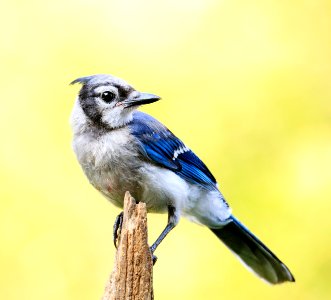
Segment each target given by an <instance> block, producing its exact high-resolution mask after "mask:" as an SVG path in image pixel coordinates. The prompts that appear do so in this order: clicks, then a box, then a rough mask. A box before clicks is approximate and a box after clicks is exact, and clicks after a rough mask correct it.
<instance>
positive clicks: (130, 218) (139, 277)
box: [102, 192, 153, 300]
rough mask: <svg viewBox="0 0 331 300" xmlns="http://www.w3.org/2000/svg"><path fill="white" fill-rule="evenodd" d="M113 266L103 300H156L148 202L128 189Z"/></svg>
mask: <svg viewBox="0 0 331 300" xmlns="http://www.w3.org/2000/svg"><path fill="white" fill-rule="evenodd" d="M123 209H124V211H123V213H124V214H123V223H122V230H121V234H120V237H119V243H118V249H117V253H116V257H115V263H114V269H113V272H112V274H111V276H110V279H109V281H108V283H107V286H106V288H105V293H104V296H103V297H102V300H128V299H130V300H151V299H153V281H152V279H153V278H152V275H153V272H152V271H153V261H152V255H151V252H150V250H149V246H148V240H147V212H146V205H145V203H138V204H136V201H135V199H134V198H132V197H131V195H130V193H129V192H126V194H125V197H124V208H123Z"/></svg>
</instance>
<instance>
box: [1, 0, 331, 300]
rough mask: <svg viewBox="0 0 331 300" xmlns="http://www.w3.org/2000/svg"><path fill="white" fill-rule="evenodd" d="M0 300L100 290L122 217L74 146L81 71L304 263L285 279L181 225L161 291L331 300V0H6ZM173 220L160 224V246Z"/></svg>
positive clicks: (162, 254) (167, 248)
mask: <svg viewBox="0 0 331 300" xmlns="http://www.w3.org/2000/svg"><path fill="white" fill-rule="evenodd" d="M0 11H1V18H0V27H1V29H0V32H1V33H0V34H1V35H0V37H1V46H0V57H1V72H0V73H1V74H0V76H1V78H0V79H1V80H0V84H1V100H0V101H1V109H0V128H1V138H2V142H1V147H0V166H1V169H0V180H1V188H0V198H1V204H0V205H1V207H0V244H1V246H0V299H6V300H7V299H8V300H14V299H31V300H32V299H33V300H37V299H48V300H53V299H54V300H55V299H56V300H58V299H61V300H66V299H81V300H83V299H86V300H90V299H99V298H100V297H101V295H102V293H103V289H104V286H105V282H106V280H107V278H108V275H109V273H110V271H111V269H112V264H113V259H114V254H115V251H114V247H113V245H112V237H111V236H112V225H113V221H114V218H115V216H116V215H117V214H118V213H119V210H118V209H116V208H114V207H113V206H112V205H111V204H109V203H108V202H107V201H106V200H105V199H104V198H103V197H102V196H101V195H99V194H98V192H97V191H95V190H94V189H93V188H92V187H91V186H90V185H89V184H88V182H87V180H86V178H85V177H84V175H83V173H82V171H81V170H80V167H79V165H78V163H77V162H76V159H75V157H74V154H73V152H72V150H71V130H70V126H69V122H68V119H69V115H70V112H71V109H72V106H73V103H74V99H75V97H76V94H77V91H78V88H79V87H78V86H68V84H69V82H71V81H72V80H74V79H75V78H77V77H80V76H84V75H91V74H96V73H110V74H114V75H116V76H119V77H122V78H124V79H125V80H127V81H128V82H129V83H131V84H132V85H133V86H134V87H136V88H137V89H139V90H142V91H146V92H151V93H155V94H158V95H160V96H161V97H162V98H163V100H162V101H160V102H158V103H155V104H153V105H150V106H149V107H144V108H143V109H144V110H145V111H147V112H149V113H151V114H153V116H155V117H157V118H158V119H160V120H161V121H162V122H164V123H165V124H167V126H168V127H169V128H170V129H171V130H172V131H174V132H175V134H176V135H178V136H179V137H181V138H182V139H183V140H184V141H185V143H186V144H187V145H188V146H189V147H190V148H192V149H193V150H194V151H195V152H196V153H197V154H198V155H199V156H200V157H201V158H202V159H203V160H204V161H205V163H206V164H207V165H208V166H209V168H210V169H211V171H212V172H213V173H214V175H215V176H216V178H217V179H218V181H219V182H220V186H221V189H222V191H223V193H224V195H225V196H226V198H227V199H228V201H229V202H230V204H231V206H232V208H233V211H234V213H235V214H236V215H237V217H239V218H240V219H241V220H242V221H243V222H244V223H245V224H246V225H247V226H248V227H249V228H250V229H251V230H252V231H253V232H255V233H256V234H257V235H258V236H259V237H260V238H261V239H262V240H263V241H264V242H265V243H266V244H267V245H268V246H269V247H270V248H271V249H272V250H273V251H275V253H276V254H277V255H278V256H279V257H280V258H281V259H282V260H283V261H284V262H285V263H286V264H287V265H288V266H289V267H290V269H291V270H292V271H293V273H294V275H295V277H296V280H297V282H296V283H295V284H284V285H280V286H269V285H267V284H265V283H263V282H261V281H260V280H259V279H257V278H256V277H255V276H253V275H252V274H251V273H250V272H248V271H247V270H246V269H245V268H244V267H242V265H241V264H240V263H239V262H238V261H237V260H236V258H235V257H234V256H233V255H232V254H231V253H230V252H229V251H228V249H226V248H225V247H224V246H223V245H222V244H221V243H219V241H218V240H217V239H216V237H215V236H213V235H212V234H211V233H210V232H209V231H208V230H207V229H205V228H202V227H200V226H198V225H195V224H193V223H189V222H188V221H186V220H181V222H180V224H179V226H178V227H177V228H176V230H174V231H173V232H172V233H171V234H170V235H169V236H168V238H167V239H166V240H165V241H164V243H163V244H162V245H161V246H160V248H159V249H158V250H157V253H156V254H157V256H158V257H159V260H158V262H157V264H156V266H155V268H154V271H155V274H154V287H155V295H156V299H159V300H161V299H330V298H331V284H330V280H331V254H330V253H331V238H330V237H331V217H330V211H331V202H330V196H331V172H330V169H331V105H330V97H331V84H330V82H331V54H330V53H331V2H330V1H329V0H325V1H322V0H315V1H314V0H310V1H309V0H307V1H302V0H301V1H298V0H294V1H276V0H270V1H257V0H255V1H244V0H231V1H230V0H224V1H217V0H182V1H175V0H168V1H152V0H145V1H129V0H122V1H110V0H108V1H103V0H98V1H92V0H81V1H64V0H59V1H44V0H39V1H38V0H30V1H20V0H16V1H9V0H3V1H1V4H0ZM165 223H166V216H165V215H161V216H158V215H153V216H152V215H151V216H150V217H149V233H150V240H151V242H152V241H153V240H154V239H155V238H156V236H157V235H158V233H159V232H160V230H161V229H162V228H163V226H164V225H165Z"/></svg>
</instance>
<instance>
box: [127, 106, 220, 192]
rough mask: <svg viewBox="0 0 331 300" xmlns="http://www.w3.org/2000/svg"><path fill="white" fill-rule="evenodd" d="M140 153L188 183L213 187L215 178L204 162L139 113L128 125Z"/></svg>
mask: <svg viewBox="0 0 331 300" xmlns="http://www.w3.org/2000/svg"><path fill="white" fill-rule="evenodd" d="M129 128H130V131H131V133H132V134H133V135H134V136H135V137H136V138H137V140H138V141H139V144H140V146H141V149H140V150H141V153H142V154H143V156H144V157H145V158H147V159H149V160H151V161H153V162H154V163H156V164H158V165H160V166H162V167H164V168H167V169H169V170H172V171H173V172H175V173H176V174H178V175H179V176H180V177H181V178H183V179H185V180H187V181H188V182H190V183H193V184H198V185H199V186H201V187H203V188H205V189H208V190H214V189H217V186H216V180H215V178H214V176H213V175H212V174H211V173H210V171H209V170H208V168H207V167H206V165H205V164H204V163H203V162H202V161H201V160H200V159H199V158H198V157H197V156H196V155H195V154H194V153H193V152H192V151H191V150H189V149H188V148H187V147H186V146H185V145H184V143H183V142H182V141H181V140H180V139H178V138H177V137H176V136H175V135H174V134H173V133H172V132H171V131H170V130H169V129H167V128H166V127H165V126H164V125H163V124H161V123H160V122H159V121H157V120H156V119H154V118H153V117H151V116H150V115H147V114H145V113H142V112H138V111H137V112H135V113H134V114H133V121H132V122H131V123H130V124H129Z"/></svg>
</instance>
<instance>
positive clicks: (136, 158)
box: [71, 75, 294, 284]
mask: <svg viewBox="0 0 331 300" xmlns="http://www.w3.org/2000/svg"><path fill="white" fill-rule="evenodd" d="M75 83H80V84H82V87H81V90H80V92H79V95H78V97H77V100H76V102H75V105H74V108H73V112H72V115H71V125H72V128H73V149H74V152H75V154H76V156H77V159H78V161H79V163H80V165H81V167H82V169H83V171H84V173H85V175H86V176H87V178H88V179H89V181H90V183H91V184H92V185H93V186H94V187H95V188H96V189H97V190H99V191H100V192H101V193H102V194H103V195H104V196H105V197H106V198H107V199H108V200H109V201H110V202H111V203H113V204H114V205H116V206H118V207H120V208H121V207H123V198H124V193H125V191H130V192H131V194H132V195H133V197H134V198H135V199H138V200H139V201H142V202H144V203H146V207H147V210H148V212H155V213H163V212H165V213H166V212H167V213H168V223H167V226H166V227H165V229H164V231H163V232H162V233H161V235H160V236H159V237H158V238H157V240H156V241H155V243H154V244H153V245H152V246H151V251H152V253H154V251H155V249H156V247H157V246H158V245H159V244H160V243H161V241H162V240H163V239H164V238H165V236H166V235H167V234H168V233H169V232H170V231H171V230H172V229H173V228H174V227H175V226H176V224H177V223H178V221H179V218H180V216H181V215H183V216H185V217H187V218H188V219H190V220H192V221H194V222H196V223H199V224H202V225H204V226H207V227H208V228H209V229H210V230H211V231H212V232H213V233H214V234H215V235H216V236H217V237H218V238H219V239H220V240H221V241H222V242H223V243H224V244H225V245H226V246H227V247H228V248H229V249H230V250H232V251H233V252H234V254H236V255H237V256H238V257H239V259H240V260H241V261H242V262H243V263H244V264H245V265H246V266H248V267H249V268H250V269H251V270H252V271H253V272H254V273H256V274H257V275H258V276H259V277H260V278H262V279H264V280H265V281H267V282H269V283H272V284H276V283H282V282H285V281H294V277H293V275H292V274H291V272H290V270H289V269H288V268H287V267H286V266H285V265H284V264H283V263H282V262H281V261H280V260H279V259H278V258H277V257H276V255H275V254H273V253H272V252H271V251H270V250H269V249H268V248H267V247H266V246H265V245H264V244H263V243H262V242H261V241H260V240H259V239H258V238H257V237H256V236H255V235H253V234H252V233H251V232H250V231H249V230H248V229H247V228H246V227H245V226H244V225H243V224H241V223H240V222H239V221H238V220H237V219H236V218H235V217H234V216H233V215H232V213H231V209H230V207H229V205H228V203H227V202H226V200H225V199H224V197H223V195H222V193H221V192H220V190H219V188H218V184H217V182H216V180H215V178H214V176H213V175H212V173H211V172H210V171H209V169H208V168H207V166H206V165H205V164H204V163H203V162H202V161H201V160H200V159H199V158H198V157H197V156H196V155H195V154H194V153H193V151H191V150H190V149H189V148H188V147H187V146H186V145H185V144H184V143H183V142H182V141H181V140H180V139H179V138H177V137H176V136H175V135H174V134H173V133H172V132H171V131H170V130H169V129H167V128H166V127H165V126H164V125H163V124H161V123H160V122H159V121H157V120H156V119H154V118H153V117H151V116H150V115H148V114H145V113H142V112H139V111H137V110H136V109H137V108H138V107H139V106H140V105H144V104H148V103H153V102H156V101H158V100H159V99H160V97H158V96H156V95H153V94H148V93H142V92H139V91H137V90H135V89H134V88H133V87H132V86H131V85H129V84H128V83H127V82H125V81H124V80H122V79H119V78H116V77H114V76H111V75H93V76H88V77H82V78H78V79H76V80H74V81H73V82H72V84H75Z"/></svg>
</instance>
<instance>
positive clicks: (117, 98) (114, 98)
mask: <svg viewBox="0 0 331 300" xmlns="http://www.w3.org/2000/svg"><path fill="white" fill-rule="evenodd" d="M75 83H80V84H82V85H83V86H82V88H81V89H80V92H79V95H78V99H77V103H76V106H79V109H80V111H82V112H83V113H84V115H85V118H86V119H88V121H89V123H92V124H93V125H96V126H98V127H100V126H101V127H104V128H110V129H111V128H118V127H121V126H124V125H125V124H127V123H129V122H130V121H131V120H132V113H133V111H134V110H135V109H137V108H138V107H139V106H140V105H143V104H148V103H153V102H155V101H158V100H160V97H158V96H156V95H153V94H148V93H141V92H139V91H137V90H135V89H134V88H133V87H132V86H131V85H129V84H128V83H127V82H125V81H124V80H122V79H120V78H117V77H114V76H112V75H103V74H100V75H92V76H87V77H81V78H78V79H76V80H74V81H73V82H72V83H71V84H75ZM74 113H75V112H74ZM73 117H74V116H73Z"/></svg>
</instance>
